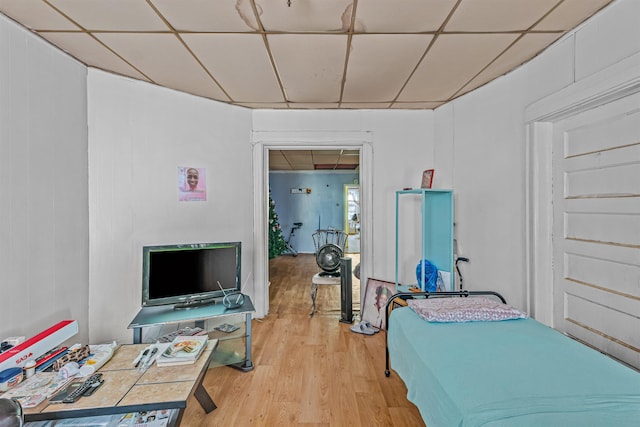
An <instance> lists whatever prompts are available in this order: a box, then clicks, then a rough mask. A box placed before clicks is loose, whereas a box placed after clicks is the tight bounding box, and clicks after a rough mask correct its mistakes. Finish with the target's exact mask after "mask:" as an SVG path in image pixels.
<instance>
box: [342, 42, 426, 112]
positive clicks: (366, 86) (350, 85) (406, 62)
mask: <svg viewBox="0 0 640 427" xmlns="http://www.w3.org/2000/svg"><path fill="white" fill-rule="evenodd" d="M432 38H433V36H430V35H422V34H420V35H414V34H391V35H381V34H367V35H354V36H353V38H352V41H351V50H350V54H349V66H348V67H347V79H346V82H345V87H344V93H343V97H342V100H343V101H345V102H367V101H373V102H381V101H393V100H394V99H395V98H396V96H398V93H399V92H400V89H402V86H403V85H404V84H405V82H406V81H407V79H408V78H409V76H410V75H411V72H412V71H413V70H414V68H415V67H416V65H417V64H418V60H419V59H420V57H421V56H422V54H423V53H424V52H425V51H426V50H427V46H429V43H430V42H431V40H432Z"/></svg>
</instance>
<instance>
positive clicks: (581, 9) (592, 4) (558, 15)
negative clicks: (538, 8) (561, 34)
mask: <svg viewBox="0 0 640 427" xmlns="http://www.w3.org/2000/svg"><path fill="white" fill-rule="evenodd" d="M611 1H612V0H564V2H562V3H561V4H560V6H558V7H557V8H556V9H554V10H553V12H551V13H550V14H549V16H547V17H546V18H544V19H543V20H542V21H541V22H540V23H539V24H538V25H536V26H535V28H534V30H536V31H558V30H561V31H567V30H570V29H572V28H574V27H575V26H576V25H578V24H579V23H581V22H582V21H584V20H585V19H587V18H588V17H590V16H591V15H593V14H594V13H596V12H597V11H598V10H600V9H602V8H603V7H604V6H606V5H607V4H609V3H611Z"/></svg>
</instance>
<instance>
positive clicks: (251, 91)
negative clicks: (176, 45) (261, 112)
mask: <svg viewBox="0 0 640 427" xmlns="http://www.w3.org/2000/svg"><path fill="white" fill-rule="evenodd" d="M182 38H183V40H184V41H185V43H187V45H188V46H189V48H190V49H191V50H192V51H193V53H194V54H195V55H196V56H198V58H200V61H201V62H202V63H203V64H204V66H205V67H206V68H207V69H208V70H209V72H210V73H211V75H213V77H214V78H215V79H216V81H217V82H218V84H220V86H222V87H223V88H224V89H225V91H226V92H227V94H228V95H229V96H230V97H231V99H233V100H239V101H249V100H251V101H254V102H278V101H284V99H283V95H282V91H281V90H280V86H279V84H278V80H277V78H276V75H275V74H274V72H273V67H272V66H271V62H270V61H269V57H268V56H267V53H266V50H265V46H264V41H263V39H262V36H261V35H259V34H183V35H182Z"/></svg>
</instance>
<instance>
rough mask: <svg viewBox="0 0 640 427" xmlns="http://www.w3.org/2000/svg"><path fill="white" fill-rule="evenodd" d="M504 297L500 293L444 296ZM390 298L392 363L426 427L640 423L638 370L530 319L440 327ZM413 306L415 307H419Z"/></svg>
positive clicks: (405, 296) (400, 298) (407, 297)
mask: <svg viewBox="0 0 640 427" xmlns="http://www.w3.org/2000/svg"><path fill="white" fill-rule="evenodd" d="M487 295H490V296H491V297H490V299H493V298H494V297H495V298H499V299H500V300H502V301H501V302H504V298H502V297H501V296H500V295H499V294H496V293H495V292H470V291H462V292H446V293H442V294H441V295H440V297H451V298H456V299H461V298H467V297H473V298H475V297H478V296H481V298H486V296H487ZM433 296H434V294H431V295H429V294H428V293H400V294H396V295H394V296H393V297H392V298H391V299H390V300H389V302H388V305H387V307H388V310H387V362H386V370H385V375H387V376H389V375H390V372H391V371H390V369H391V368H393V370H394V371H395V372H396V373H397V374H398V375H399V376H400V377H401V378H402V380H403V381H404V383H405V384H406V386H407V390H408V392H407V397H408V399H409V400H410V401H411V402H413V403H414V404H415V405H416V406H417V407H418V409H419V411H420V413H421V415H422V417H423V419H424V421H425V423H426V425H427V426H428V427H452V426H459V427H478V426H486V427H506V426H509V427H513V426H520V427H524V426H532V427H533V426H535V427H539V426H562V427H577V426H580V427H585V426H616V427H619V426H635V427H637V426H640V373H639V372H637V371H635V370H634V369H631V368H629V367H627V366H625V365H623V364H621V363H619V362H617V361H615V360H613V359H611V358H610V357H608V356H606V355H604V354H602V353H600V352H598V351H595V350H593V349H591V348H590V347H587V346H585V345H584V344H581V343H579V342H577V341H575V340H573V339H571V338H569V337H567V336H565V335H563V334H561V333H559V332H557V331H555V330H554V329H551V328H549V327H547V326H545V325H543V324H541V323H539V322H537V321H535V320H534V319H531V318H527V317H526V315H525V318H516V319H511V320H504V321H469V322H432V321H426V320H424V318H423V317H420V315H419V314H418V312H420V310H418V311H416V309H415V308H411V307H409V306H405V305H406V304H407V303H409V302H410V301H411V300H412V299H421V300H426V299H433ZM414 304H415V303H414Z"/></svg>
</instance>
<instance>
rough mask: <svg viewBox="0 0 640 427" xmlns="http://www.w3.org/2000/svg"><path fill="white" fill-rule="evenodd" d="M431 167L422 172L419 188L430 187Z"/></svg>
mask: <svg viewBox="0 0 640 427" xmlns="http://www.w3.org/2000/svg"><path fill="white" fill-rule="evenodd" d="M433 173H434V170H433V169H427V170H426V171H424V172H422V184H421V185H420V188H431V184H432V183H433Z"/></svg>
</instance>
